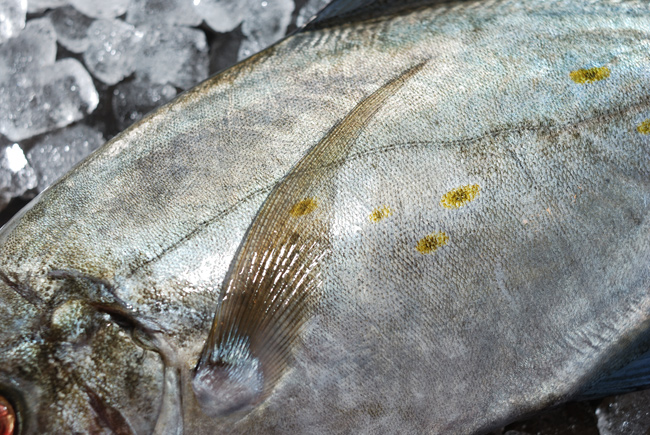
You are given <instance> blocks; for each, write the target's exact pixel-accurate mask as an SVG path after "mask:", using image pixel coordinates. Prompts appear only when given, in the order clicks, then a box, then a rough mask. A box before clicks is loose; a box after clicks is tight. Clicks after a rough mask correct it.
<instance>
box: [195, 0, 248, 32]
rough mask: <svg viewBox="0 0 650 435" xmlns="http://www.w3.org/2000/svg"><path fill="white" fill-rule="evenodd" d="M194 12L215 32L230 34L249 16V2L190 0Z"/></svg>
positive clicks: (244, 0) (237, 0)
mask: <svg viewBox="0 0 650 435" xmlns="http://www.w3.org/2000/svg"><path fill="white" fill-rule="evenodd" d="M192 1H193V4H194V8H195V9H196V12H197V13H198V14H199V16H200V17H201V18H203V19H204V20H205V22H206V24H207V25H208V26H210V27H211V28H212V29H213V30H216V31H217V32H230V31H231V30H233V29H234V28H235V27H237V26H238V25H239V23H241V22H242V19H243V18H244V17H245V16H247V15H249V11H248V9H249V0H192Z"/></svg>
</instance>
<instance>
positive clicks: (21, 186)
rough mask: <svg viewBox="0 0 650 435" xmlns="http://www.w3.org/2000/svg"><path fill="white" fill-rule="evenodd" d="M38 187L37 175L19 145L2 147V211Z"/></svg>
mask: <svg viewBox="0 0 650 435" xmlns="http://www.w3.org/2000/svg"><path fill="white" fill-rule="evenodd" d="M35 187H36V174H35V173H34V169H32V167H31V166H30V165H29V163H28V162H27V159H25V154H24V153H23V150H22V149H21V148H20V145H18V144H17V143H14V144H5V143H3V144H1V145H0V210H1V209H3V208H5V207H6V206H7V204H9V202H10V201H11V199H12V198H15V197H18V196H21V195H23V194H24V193H25V192H27V191H28V190H30V189H33V188H35Z"/></svg>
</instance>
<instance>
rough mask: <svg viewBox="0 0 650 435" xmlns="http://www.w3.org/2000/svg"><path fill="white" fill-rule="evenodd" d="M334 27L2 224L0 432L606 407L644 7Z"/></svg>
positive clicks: (643, 61) (626, 2)
mask: <svg viewBox="0 0 650 435" xmlns="http://www.w3.org/2000/svg"><path fill="white" fill-rule="evenodd" d="M361 3H363V2H361ZM371 3H372V2H371ZM331 11H335V12H330V15H327V14H325V15H323V16H322V17H321V19H320V20H318V21H316V22H315V23H313V24H312V25H310V26H309V27H308V28H307V29H305V30H304V31H302V32H299V33H296V34H295V35H293V36H291V37H289V38H287V39H285V40H284V41H282V42H281V43H278V44H277V45H275V46H273V47H272V48H270V49H268V50H266V51H264V52H262V53H259V54H257V55H255V56H253V57H251V58H249V59H248V60H247V61H245V62H243V63H240V64H238V65H236V66H235V67H233V68H231V69H229V70H226V71H224V72H222V73H220V74H218V75H217V76H215V77H213V78H212V79H210V80H208V81H207V82H205V83H203V84H201V85H199V86H198V87H196V88H194V89H193V90H191V91H189V92H187V93H185V94H183V95H182V96H180V97H179V98H177V99H176V100H175V101H173V102H172V103H170V104H168V105H167V106H165V107H163V108H161V109H160V110H158V111H157V112H155V113H153V114H152V115H150V116H149V117H147V118H146V119H144V120H143V121H141V122H139V123H138V124H136V125H134V126H132V127H130V128H129V129H128V130H126V131H125V132H124V133H122V134H121V135H119V136H117V137H116V138H114V139H113V140H111V141H110V142H108V143H107V144H106V145H105V146H104V147H102V148H101V149H100V150H98V152H96V153H95V154H93V155H92V156H91V157H90V158H89V159H87V160H86V161H84V162H83V163H82V164H81V165H79V166H78V167H77V168H76V169H75V170H73V171H72V172H71V173H69V174H68V175H67V176H66V177H64V178H63V179H62V180H61V181H59V182H58V183H57V184H56V185H54V186H53V187H52V188H50V189H48V190H46V191H45V192H44V193H43V194H41V195H40V196H39V197H38V198H37V199H36V200H35V201H34V202H32V203H31V204H30V205H29V206H28V207H27V208H26V209H25V210H24V211H22V212H21V213H20V215H19V216H17V217H16V218H14V219H13V220H12V221H11V222H10V223H8V224H7V225H6V226H5V227H4V228H3V229H2V231H1V232H0V302H1V303H0V320H1V322H0V325H1V326H0V348H1V349H2V351H1V352H0V395H1V396H2V397H0V410H2V411H1V412H0V427H1V428H4V429H5V433H16V434H26V433H38V434H43V433H52V434H60V433H93V434H95V433H116V434H140V433H157V434H180V433H187V434H213V433H310V434H312V433H314V434H316V433H323V434H330V433H400V434H402V433H462V434H465V433H482V432H485V431H488V430H490V429H492V428H495V427H498V426H499V425H503V424H505V423H507V422H508V421H511V420H513V419H515V418H517V417H520V416H522V415H525V414H529V413H532V412H535V411H538V410H540V409H543V408H545V407H547V406H550V405H554V404H557V403H560V402H563V401H566V400H570V399H572V398H574V397H577V396H579V395H583V396H584V395H589V394H598V393H603V394H604V393H605V392H608V393H612V392H615V391H617V390H620V389H622V388H623V387H622V385H623V384H622V383H619V382H618V381H616V382H614V381H613V379H614V380H615V379H617V378H616V377H612V376H613V375H612V373H614V374H615V373H616V370H618V369H620V368H622V367H625V366H626V365H627V364H628V363H630V362H631V361H633V360H634V359H635V358H637V357H639V355H642V354H643V352H645V351H646V350H647V349H648V348H649V345H650V341H649V339H650V337H649V332H650V323H649V322H650V317H649V314H650V294H649V293H648V288H649V285H650V273H649V272H650V271H649V265H650V244H649V243H648V240H649V238H648V236H649V235H650V233H649V231H650V227H649V222H648V220H646V216H647V213H648V207H649V206H648V195H649V194H650V172H649V170H650V165H649V161H648V158H649V157H650V135H649V134H650V34H649V31H650V5H649V4H648V2H645V1H638V0H622V1H621V0H603V1H599V2H594V1H591V0H555V1H547V0H544V1H542V0H523V1H512V0H494V1H489V2H476V1H467V2H456V3H447V2H435V1H433V2H411V3H408V4H406V6H404V3H396V2H374V3H373V4H372V5H370V6H367V7H366V6H364V5H363V4H360V3H354V2H353V3H345V2H343V3H340V2H339V3H337V4H336V5H334V6H333V9H331ZM646 367H648V366H646ZM642 372H643V370H642ZM647 372H648V369H645V372H644V373H643V374H644V375H647V374H648V373H647Z"/></svg>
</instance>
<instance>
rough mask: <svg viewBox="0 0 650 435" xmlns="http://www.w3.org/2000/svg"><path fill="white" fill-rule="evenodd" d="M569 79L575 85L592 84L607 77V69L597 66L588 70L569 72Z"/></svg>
mask: <svg viewBox="0 0 650 435" xmlns="http://www.w3.org/2000/svg"><path fill="white" fill-rule="evenodd" d="M569 77H571V80H573V81H574V82H576V83H580V84H583V83H592V82H597V81H599V80H603V79H606V78H607V77H609V68H607V67H606V66H597V67H594V68H589V69H582V68H581V69H579V70H576V71H571V73H569Z"/></svg>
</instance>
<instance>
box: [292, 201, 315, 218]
mask: <svg viewBox="0 0 650 435" xmlns="http://www.w3.org/2000/svg"><path fill="white" fill-rule="evenodd" d="M316 207H318V203H317V202H316V198H307V199H303V200H302V201H299V202H297V203H295V204H294V205H293V207H291V210H289V213H290V214H291V216H294V217H298V216H304V215H306V214H309V213H311V212H313V211H314V210H316Z"/></svg>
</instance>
